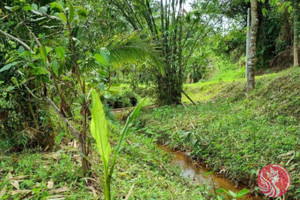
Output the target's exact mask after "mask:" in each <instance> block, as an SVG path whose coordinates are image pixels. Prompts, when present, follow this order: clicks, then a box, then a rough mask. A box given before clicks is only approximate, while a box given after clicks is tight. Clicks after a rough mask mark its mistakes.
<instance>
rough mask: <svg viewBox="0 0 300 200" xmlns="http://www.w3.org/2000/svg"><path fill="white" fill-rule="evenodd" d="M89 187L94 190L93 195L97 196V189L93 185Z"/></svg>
mask: <svg viewBox="0 0 300 200" xmlns="http://www.w3.org/2000/svg"><path fill="white" fill-rule="evenodd" d="M89 189H90V190H91V191H92V192H93V196H94V197H97V192H96V189H95V188H94V187H93V186H89Z"/></svg>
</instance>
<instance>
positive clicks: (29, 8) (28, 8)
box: [23, 5, 34, 11]
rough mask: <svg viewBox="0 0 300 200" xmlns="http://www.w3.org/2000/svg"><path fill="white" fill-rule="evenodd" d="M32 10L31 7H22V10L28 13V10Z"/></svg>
mask: <svg viewBox="0 0 300 200" xmlns="http://www.w3.org/2000/svg"><path fill="white" fill-rule="evenodd" d="M33 9H34V8H33V7H32V6H29V5H27V6H25V7H23V10H25V11H29V10H33Z"/></svg>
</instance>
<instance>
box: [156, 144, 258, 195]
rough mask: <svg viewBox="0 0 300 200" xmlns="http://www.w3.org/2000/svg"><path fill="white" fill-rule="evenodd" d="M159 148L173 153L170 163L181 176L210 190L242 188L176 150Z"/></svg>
mask: <svg viewBox="0 0 300 200" xmlns="http://www.w3.org/2000/svg"><path fill="white" fill-rule="evenodd" d="M161 148H162V149H163V150H165V151H167V152H170V153H172V154H173V155H174V159H173V160H172V162H171V163H172V164H173V165H175V166H178V167H180V169H181V175H182V177H184V178H187V179H190V180H191V181H192V182H194V183H195V184H200V185H204V184H205V185H207V186H209V187H210V188H211V189H212V190H213V188H223V189H226V190H231V191H233V192H235V193H237V192H239V191H240V190H241V189H243V188H242V187H236V186H235V185H234V184H233V183H232V182H231V181H230V180H229V179H226V178H224V177H223V176H220V175H217V174H215V173H210V171H209V170H208V169H206V168H205V166H202V165H200V163H197V162H194V161H193V160H192V159H190V158H189V157H188V156H187V155H186V154H184V153H182V152H178V151H170V150H169V149H168V148H166V147H164V146H162V147H161ZM242 199H243V200H261V199H262V198H261V197H255V196H252V195H250V194H248V195H246V196H245V197H243V198H242Z"/></svg>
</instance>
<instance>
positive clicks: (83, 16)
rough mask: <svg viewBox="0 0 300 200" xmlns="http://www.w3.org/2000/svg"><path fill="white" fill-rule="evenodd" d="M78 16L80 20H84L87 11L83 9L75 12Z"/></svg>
mask: <svg viewBox="0 0 300 200" xmlns="http://www.w3.org/2000/svg"><path fill="white" fill-rule="evenodd" d="M77 13H78V15H79V16H80V17H82V18H86V17H87V10H86V9H84V8H80V9H79V10H78V11H77Z"/></svg>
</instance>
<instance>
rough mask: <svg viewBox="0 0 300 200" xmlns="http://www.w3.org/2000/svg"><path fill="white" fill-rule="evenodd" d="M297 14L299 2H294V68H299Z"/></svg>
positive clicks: (297, 0) (295, 0) (296, 0)
mask: <svg viewBox="0 0 300 200" xmlns="http://www.w3.org/2000/svg"><path fill="white" fill-rule="evenodd" d="M298 12H299V0H294V66H295V67H297V66H299V55H298V34H299V31H298Z"/></svg>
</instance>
